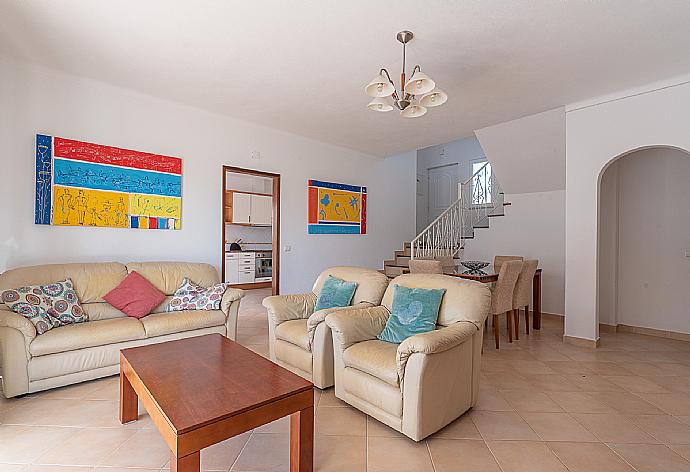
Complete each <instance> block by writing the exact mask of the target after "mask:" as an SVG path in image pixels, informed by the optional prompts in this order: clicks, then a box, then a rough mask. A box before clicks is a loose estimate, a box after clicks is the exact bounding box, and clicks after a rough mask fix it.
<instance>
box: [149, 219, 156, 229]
mask: <svg viewBox="0 0 690 472" xmlns="http://www.w3.org/2000/svg"><path fill="white" fill-rule="evenodd" d="M149 229H158V218H154V217H151V218H149Z"/></svg>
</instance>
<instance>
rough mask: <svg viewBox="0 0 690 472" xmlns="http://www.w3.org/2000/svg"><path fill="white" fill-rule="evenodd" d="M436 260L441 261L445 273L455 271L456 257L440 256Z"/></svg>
mask: <svg viewBox="0 0 690 472" xmlns="http://www.w3.org/2000/svg"><path fill="white" fill-rule="evenodd" d="M436 260H437V261H439V262H441V267H442V268H443V273H444V274H452V273H454V272H455V267H456V266H455V259H454V258H453V257H452V256H438V257H436Z"/></svg>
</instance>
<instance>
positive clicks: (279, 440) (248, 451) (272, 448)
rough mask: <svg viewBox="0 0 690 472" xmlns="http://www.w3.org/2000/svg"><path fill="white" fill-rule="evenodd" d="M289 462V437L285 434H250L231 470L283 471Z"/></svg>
mask: <svg viewBox="0 0 690 472" xmlns="http://www.w3.org/2000/svg"><path fill="white" fill-rule="evenodd" d="M289 464H290V437H289V436H288V435H287V434H252V435H251V437H250V438H249V441H248V442H247V445H246V446H245V447H244V450H243V451H242V452H241V453H240V456H239V457H238V458H237V461H235V464H234V465H233V466H232V470H237V471H252V472H253V471H256V472H284V471H286V470H288V469H289Z"/></svg>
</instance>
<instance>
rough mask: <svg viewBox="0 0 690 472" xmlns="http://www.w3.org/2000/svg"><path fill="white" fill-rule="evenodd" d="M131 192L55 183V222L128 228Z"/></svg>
mask: <svg viewBox="0 0 690 472" xmlns="http://www.w3.org/2000/svg"><path fill="white" fill-rule="evenodd" d="M128 213H129V196H128V195H127V194H125V193H119V192H108V191H105V190H91V189H81V188H72V187H61V186H58V185H56V186H55V187H54V189H53V224H54V225H59V226H108V227H112V228H127V227H129V221H128Z"/></svg>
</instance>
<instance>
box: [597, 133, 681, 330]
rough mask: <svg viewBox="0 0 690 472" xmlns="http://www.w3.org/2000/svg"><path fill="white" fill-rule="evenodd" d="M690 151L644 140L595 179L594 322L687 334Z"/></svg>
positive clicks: (613, 160)
mask: <svg viewBox="0 0 690 472" xmlns="http://www.w3.org/2000/svg"><path fill="white" fill-rule="evenodd" d="M688 157H690V153H688V151H686V150H684V149H680V148H676V147H670V146H648V147H643V148H638V149H634V150H631V151H629V152H626V153H623V154H621V155H619V156H616V157H615V158H613V159H612V160H611V161H609V162H608V163H607V164H606V166H605V167H604V168H603V169H602V171H601V173H600V174H599V179H598V198H597V200H598V204H597V208H598V211H597V219H598V224H597V227H598V231H597V323H601V324H603V325H610V326H619V327H625V328H629V329H630V330H635V329H637V328H645V329H647V330H651V331H649V332H650V333H656V332H658V334H664V335H667V334H668V333H687V332H688V326H690V319H689V318H690V316H689V315H688V311H687V307H688V306H690V290H688V281H690V258H689V257H690V188H689V187H688V182H690V159H688Z"/></svg>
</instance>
